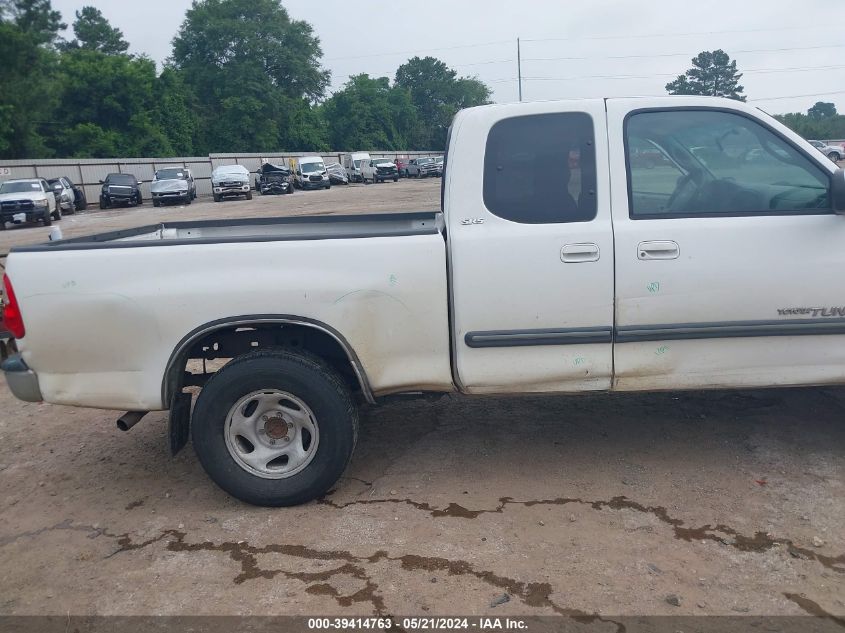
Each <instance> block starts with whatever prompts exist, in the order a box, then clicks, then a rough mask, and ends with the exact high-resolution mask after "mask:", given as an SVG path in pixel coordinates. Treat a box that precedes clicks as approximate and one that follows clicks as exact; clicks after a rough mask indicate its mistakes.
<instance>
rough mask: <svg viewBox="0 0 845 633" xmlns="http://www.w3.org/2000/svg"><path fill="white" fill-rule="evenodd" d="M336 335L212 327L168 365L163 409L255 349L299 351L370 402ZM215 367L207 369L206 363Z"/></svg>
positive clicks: (355, 364)
mask: <svg viewBox="0 0 845 633" xmlns="http://www.w3.org/2000/svg"><path fill="white" fill-rule="evenodd" d="M341 340H342V339H340V338H339V335H335V334H333V333H330V332H329V331H327V330H326V329H323V328H321V327H317V326H316V325H311V324H302V323H286V322H282V323H237V324H231V325H222V326H219V327H215V328H214V329H212V330H210V331H205V332H201V333H199V334H197V335H196V336H195V337H194V338H191V339H189V340H188V341H187V342H186V343H184V344H183V345H182V346H181V348H180V351H177V352H176V353H175V355H174V357H173V358H172V359H171V362H170V364H169V365H168V370H167V375H166V376H165V385H164V394H163V395H164V398H165V402H164V404H165V406H167V405H168V404H169V399H170V398H172V397H173V395H174V394H178V393H181V392H182V389H183V388H184V387H192V386H193V387H202V386H203V385H204V384H205V383H206V382H207V381H208V379H209V378H211V376H212V375H213V374H214V373H215V372H216V371H217V370H219V369H220V368H221V367H222V366H223V364H225V362H228V361H229V360H231V359H233V358H237V357H239V356H242V355H243V354H246V353H248V352H252V351H255V350H256V349H272V348H275V349H287V350H302V351H304V352H307V353H309V354H313V355H314V356H317V357H319V358H321V359H322V360H323V361H325V362H326V363H328V364H329V365H330V366H331V367H332V368H333V369H335V370H336V371H337V372H338V374H339V375H340V376H341V378H342V379H343V381H344V382H345V383H346V384H347V385H348V386H349V388H350V389H351V390H352V391H353V392H362V393H363V396H364V397H365V398H366V399H367V400H372V395H371V393H370V390H369V385H368V384H367V381H366V376H365V375H364V372H363V369H362V368H361V365H360V362H359V361H358V359H357V357H356V356H355V355H354V352H352V350H351V349H350V348H349V347H348V346H347V345H346V343H345V341H343V342H341ZM219 360H223V361H225V362H224V363H222V364H217V363H215V366H214V367H213V368H209V367H208V365H207V361H219ZM190 361H202V370H201V372H200V373H196V372H194V371H190V370H189V367H188V364H189V363H190Z"/></svg>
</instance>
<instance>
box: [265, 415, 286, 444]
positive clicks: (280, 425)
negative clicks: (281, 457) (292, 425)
mask: <svg viewBox="0 0 845 633" xmlns="http://www.w3.org/2000/svg"><path fill="white" fill-rule="evenodd" d="M264 431H265V432H266V433H267V437H269V438H271V439H274V440H280V439H282V438H283V437H287V434H288V425H287V422H285V420H284V418H282V417H281V416H274V417H272V418H269V419H268V420H267V421H266V422H265V423H264Z"/></svg>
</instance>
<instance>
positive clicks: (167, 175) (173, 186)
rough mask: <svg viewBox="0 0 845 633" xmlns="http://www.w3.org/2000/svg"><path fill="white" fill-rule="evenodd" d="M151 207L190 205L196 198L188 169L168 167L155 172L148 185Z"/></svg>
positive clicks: (195, 189)
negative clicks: (151, 200) (173, 203)
mask: <svg viewBox="0 0 845 633" xmlns="http://www.w3.org/2000/svg"><path fill="white" fill-rule="evenodd" d="M150 193H151V195H152V198H153V206H154V207H159V206H161V205H162V204H163V203H165V202H181V203H182V204H191V202H192V201H193V200H194V199H195V198H196V197H197V184H196V183H195V182H194V175H193V174H192V173H191V170H190V169H187V168H185V167H168V168H166V169H159V170H156V172H155V174H154V175H153V182H152V184H151V185H150Z"/></svg>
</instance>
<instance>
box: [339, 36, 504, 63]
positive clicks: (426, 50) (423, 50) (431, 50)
mask: <svg viewBox="0 0 845 633" xmlns="http://www.w3.org/2000/svg"><path fill="white" fill-rule="evenodd" d="M510 43H511V40H496V41H493V42H481V43H478V44H460V45H458V46H444V47H441V48H418V49H416V50H412V51H394V52H391V53H372V54H370V55H344V56H343V57H326V58H325V59H324V61H327V62H331V61H340V60H344V59H367V58H371V57H391V56H394V55H413V54H415V53H434V52H436V51H454V50H458V49H463V48H481V47H483V46H496V45H498V44H510Z"/></svg>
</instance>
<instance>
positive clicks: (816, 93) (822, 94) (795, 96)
mask: <svg viewBox="0 0 845 633" xmlns="http://www.w3.org/2000/svg"><path fill="white" fill-rule="evenodd" d="M843 94H845V90H836V91H834V92H814V93H812V94H805V95H785V96H781V97H762V98H759V99H749V101H780V100H781V99H801V98H802V97H826V96H828V95H843Z"/></svg>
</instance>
